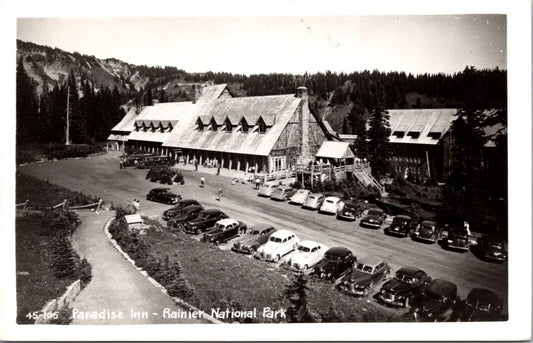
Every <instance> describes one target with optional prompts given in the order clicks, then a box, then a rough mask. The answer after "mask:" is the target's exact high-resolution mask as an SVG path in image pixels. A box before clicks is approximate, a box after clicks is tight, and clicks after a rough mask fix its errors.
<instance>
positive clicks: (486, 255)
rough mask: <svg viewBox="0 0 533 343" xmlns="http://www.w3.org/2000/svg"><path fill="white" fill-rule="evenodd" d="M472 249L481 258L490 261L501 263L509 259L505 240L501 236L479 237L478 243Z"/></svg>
mask: <svg viewBox="0 0 533 343" xmlns="http://www.w3.org/2000/svg"><path fill="white" fill-rule="evenodd" d="M472 251H473V252H474V254H475V255H476V256H478V257H479V258H482V259H485V260H488V261H493V262H499V263H502V262H505V261H507V250H505V241H504V240H503V239H502V238H499V237H495V236H483V237H480V238H478V239H477V244H476V245H475V246H474V247H473V248H472Z"/></svg>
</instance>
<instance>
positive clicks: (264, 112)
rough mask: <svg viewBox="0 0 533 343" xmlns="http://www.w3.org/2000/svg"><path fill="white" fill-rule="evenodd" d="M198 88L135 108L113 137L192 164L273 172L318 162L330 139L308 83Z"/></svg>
mask: <svg viewBox="0 0 533 343" xmlns="http://www.w3.org/2000/svg"><path fill="white" fill-rule="evenodd" d="M193 92H194V97H193V101H190V102H175V103H156V104H154V105H153V106H145V107H143V108H142V109H141V110H140V111H139V110H138V109H135V108H132V109H130V110H129V111H128V113H127V114H126V115H125V116H124V118H123V119H122V120H121V121H120V122H119V123H118V124H117V125H116V126H115V127H114V128H113V129H112V132H111V135H110V136H109V138H108V141H109V142H110V143H111V144H113V145H114V146H115V147H118V148H123V147H125V146H127V147H132V148H135V149H136V150H140V151H148V152H154V153H160V154H164V155H171V156H174V157H175V158H176V160H177V159H178V157H179V156H182V158H183V159H184V160H185V162H187V163H190V162H191V161H193V160H196V161H198V162H199V163H200V164H202V163H203V162H204V161H206V160H207V159H209V160H210V161H212V160H216V161H217V163H218V164H220V166H221V167H222V168H229V169H236V170H242V171H245V170H249V168H250V167H253V169H254V170H255V171H256V172H260V173H272V172H276V171H282V170H285V169H291V168H293V167H294V166H296V164H301V163H308V162H309V161H311V160H313V159H314V156H315V154H316V152H317V151H318V149H319V147H320V146H321V144H322V142H323V141H324V140H325V135H324V132H323V129H321V127H320V126H319V124H318V123H317V120H316V118H315V117H314V115H313V114H312V113H311V112H310V110H309V102H308V93H307V88H305V87H300V88H298V90H297V93H296V94H285V95H271V96H254V97H234V96H233V94H232V92H231V90H230V89H229V88H228V87H227V85H225V84H222V85H194V87H193Z"/></svg>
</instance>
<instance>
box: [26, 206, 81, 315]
mask: <svg viewBox="0 0 533 343" xmlns="http://www.w3.org/2000/svg"><path fill="white" fill-rule="evenodd" d="M38 225H40V219H39V218H38V217H37V216H27V217H17V220H16V225H15V229H16V270H17V323H19V324H25V323H33V322H34V320H33V319H29V318H26V317H25V316H26V315H27V314H28V313H29V312H33V311H40V310H41V309H42V307H43V306H44V305H45V304H46V303H47V302H48V301H50V300H52V299H54V298H57V297H59V296H61V295H62V294H63V293H64V292H65V290H66V289H67V287H68V286H69V285H70V284H71V283H72V282H74V281H76V280H75V278H72V279H69V278H64V279H58V278H56V277H55V276H54V274H53V272H52V269H51V268H50V262H51V254H50V246H51V244H52V240H53V237H48V236H40V235H39V234H38V233H37V231H36V230H35V227H36V226H38Z"/></svg>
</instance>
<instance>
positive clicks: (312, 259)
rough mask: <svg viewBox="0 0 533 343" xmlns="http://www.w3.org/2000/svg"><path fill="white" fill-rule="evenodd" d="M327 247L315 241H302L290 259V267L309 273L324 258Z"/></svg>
mask: <svg viewBox="0 0 533 343" xmlns="http://www.w3.org/2000/svg"><path fill="white" fill-rule="evenodd" d="M326 250H327V247H326V246H324V245H322V244H320V243H317V242H314V241H309V240H305V241H301V242H300V243H298V245H297V247H296V249H295V252H294V254H293V255H292V257H291V259H290V266H291V269H292V270H295V271H303V272H305V271H307V270H308V269H309V268H312V267H314V266H315V265H316V264H317V263H318V262H320V261H321V260H322V258H323V257H324V253H325V252H326Z"/></svg>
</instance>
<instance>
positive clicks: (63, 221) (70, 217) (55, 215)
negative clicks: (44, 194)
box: [38, 209, 80, 236]
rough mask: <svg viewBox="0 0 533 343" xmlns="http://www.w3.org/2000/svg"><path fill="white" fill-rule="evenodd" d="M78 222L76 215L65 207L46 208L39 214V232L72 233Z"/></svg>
mask: <svg viewBox="0 0 533 343" xmlns="http://www.w3.org/2000/svg"><path fill="white" fill-rule="evenodd" d="M79 224H80V219H79V217H78V215H77V214H76V213H75V212H73V211H70V210H67V209H55V210H51V209H46V210H44V211H43V212H42V214H41V226H40V227H39V228H38V229H39V234H40V235H42V236H54V235H58V234H63V231H66V233H67V234H72V233H73V232H74V230H76V228H77V227H78V225H79Z"/></svg>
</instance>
